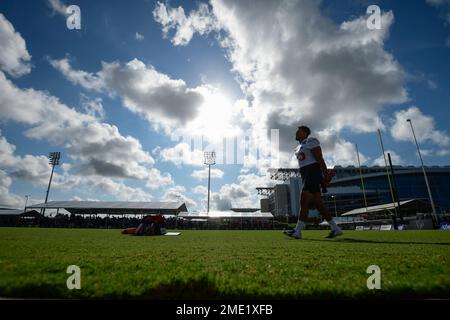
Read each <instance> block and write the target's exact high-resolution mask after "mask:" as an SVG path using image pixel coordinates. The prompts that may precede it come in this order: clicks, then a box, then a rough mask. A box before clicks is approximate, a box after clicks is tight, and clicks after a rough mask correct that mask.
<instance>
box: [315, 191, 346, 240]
mask: <svg viewBox="0 0 450 320" xmlns="http://www.w3.org/2000/svg"><path fill="white" fill-rule="evenodd" d="M313 202H314V206H315V207H316V209H317V210H318V211H319V213H320V215H321V216H322V217H323V218H324V219H325V220H326V221H327V222H328V224H329V225H330V228H331V233H330V234H329V235H328V236H327V238H334V237H337V236H340V235H341V234H342V230H341V228H339V226H338V225H337V224H336V221H334V220H333V217H332V216H331V215H330V213H329V212H328V209H327V208H326V207H325V205H324V204H323V201H322V196H321V194H320V192H315V193H314V194H313Z"/></svg>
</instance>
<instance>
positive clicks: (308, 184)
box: [300, 162, 322, 193]
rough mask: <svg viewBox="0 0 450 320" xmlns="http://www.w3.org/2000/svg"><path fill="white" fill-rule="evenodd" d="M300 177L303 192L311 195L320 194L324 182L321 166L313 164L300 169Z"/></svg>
mask: <svg viewBox="0 0 450 320" xmlns="http://www.w3.org/2000/svg"><path fill="white" fill-rule="evenodd" d="M300 175H301V177H302V184H303V186H302V191H308V192H311V193H314V192H320V184H321V182H322V170H320V166H319V164H318V163H317V162H316V163H312V164H309V165H307V166H304V167H301V168H300Z"/></svg>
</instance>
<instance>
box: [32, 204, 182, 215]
mask: <svg viewBox="0 0 450 320" xmlns="http://www.w3.org/2000/svg"><path fill="white" fill-rule="evenodd" d="M27 208H32V209H42V208H46V209H60V208H63V209H65V210H67V211H69V212H70V213H74V214H100V213H103V214H105V213H106V214H108V213H109V214H155V213H161V214H177V213H179V212H182V211H187V208H186V204H185V203H184V202H138V201H50V202H47V204H45V203H40V204H35V205H32V206H28V207H27Z"/></svg>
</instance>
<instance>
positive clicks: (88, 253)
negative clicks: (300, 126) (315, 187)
mask: <svg viewBox="0 0 450 320" xmlns="http://www.w3.org/2000/svg"><path fill="white" fill-rule="evenodd" d="M326 234H327V232H326V231H305V232H304V237H305V239H303V240H295V239H290V238H287V237H286V236H284V235H283V234H281V232H280V231H182V235H181V236H179V237H165V236H161V237H132V236H126V235H121V234H120V230H92V229H38V228H28V229H26V228H0V297H21V298H82V299H108V298H114V299H116V298H121V299H134V298H138V299H169V298H175V299H199V298H207V299H223V298H263V299H265V298H267V299H291V298H305V299H310V298H342V299H349V298H381V299H384V298H450V232H448V231H346V232H345V234H344V236H342V237H340V238H337V239H331V240H329V239H324V238H323V236H325V235H326ZM373 264H376V265H378V266H379V267H380V268H381V290H368V289H367V286H366V281H367V278H368V277H369V276H370V275H369V274H367V273H366V269H367V267H368V266H369V265H373ZM69 265H78V266H79V267H80V268H81V286H82V288H81V290H68V289H67V287H66V280H67V277H69V274H66V269H67V266H69Z"/></svg>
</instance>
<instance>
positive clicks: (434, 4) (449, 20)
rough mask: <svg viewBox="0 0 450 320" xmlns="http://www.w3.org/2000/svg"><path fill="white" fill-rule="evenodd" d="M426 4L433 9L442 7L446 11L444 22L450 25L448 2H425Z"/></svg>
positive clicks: (449, 5) (436, 0)
mask: <svg viewBox="0 0 450 320" xmlns="http://www.w3.org/2000/svg"><path fill="white" fill-rule="evenodd" d="M426 1H427V3H428V4H430V5H432V6H434V7H444V9H445V10H446V13H445V20H446V21H447V22H448V23H450V0H426Z"/></svg>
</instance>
